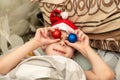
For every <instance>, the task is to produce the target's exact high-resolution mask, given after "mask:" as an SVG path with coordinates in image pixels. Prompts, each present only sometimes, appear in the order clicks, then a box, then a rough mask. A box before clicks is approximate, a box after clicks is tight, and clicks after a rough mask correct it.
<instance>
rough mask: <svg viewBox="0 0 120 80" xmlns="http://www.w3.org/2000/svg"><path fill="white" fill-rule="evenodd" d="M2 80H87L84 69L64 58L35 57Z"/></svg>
mask: <svg viewBox="0 0 120 80" xmlns="http://www.w3.org/2000/svg"><path fill="white" fill-rule="evenodd" d="M0 80H86V78H85V75H84V72H83V70H82V68H81V67H80V66H79V65H78V64H77V63H76V62H74V61H73V60H71V59H68V58H64V57H62V56H34V57H30V58H28V59H26V60H24V61H23V62H21V63H20V64H19V65H18V66H16V68H14V69H13V70H11V71H10V72H9V73H8V74H7V75H5V76H2V75H1V76H0Z"/></svg>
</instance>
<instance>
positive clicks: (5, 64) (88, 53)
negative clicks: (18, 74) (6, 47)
mask: <svg viewBox="0 0 120 80" xmlns="http://www.w3.org/2000/svg"><path fill="white" fill-rule="evenodd" d="M51 31H54V29H53V28H51V27H48V28H40V29H38V30H37V32H36V34H35V37H34V38H33V39H32V40H30V41H29V42H27V43H26V44H24V45H23V46H21V47H19V48H18V49H16V50H15V51H13V52H12V53H10V54H8V55H6V56H5V57H3V58H1V59H0V74H7V73H8V72H9V71H10V70H11V69H13V68H14V67H15V66H16V65H17V64H18V63H19V62H21V61H22V59H23V58H24V57H25V56H26V55H27V54H28V53H29V52H31V51H33V50H35V49H37V48H38V47H42V48H43V49H44V51H45V53H46V54H47V55H61V56H64V57H67V58H72V57H73V55H74V51H75V50H74V49H73V48H75V49H76V50H78V51H79V52H81V54H82V55H84V56H85V57H86V58H87V59H88V60H89V61H90V63H91V64H92V70H90V71H85V75H86V78H87V80H113V77H114V73H113V72H112V70H111V69H110V68H109V67H108V66H107V64H106V63H105V62H104V61H103V60H102V59H101V58H100V57H99V56H98V55H97V53H95V52H94V50H93V49H92V48H91V47H90V46H89V38H88V36H87V35H85V34H84V33H83V32H82V31H80V30H76V31H75V32H74V33H75V34H76V35H77V37H78V41H77V42H75V43H70V42H69V41H67V40H66V35H67V33H66V32H65V31H62V35H63V38H62V39H61V40H60V39H51V38H50V37H49V32H51ZM99 65H100V66H99Z"/></svg>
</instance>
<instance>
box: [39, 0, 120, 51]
mask: <svg viewBox="0 0 120 80" xmlns="http://www.w3.org/2000/svg"><path fill="white" fill-rule="evenodd" d="M39 7H40V10H41V12H42V13H43V18H44V22H45V26H48V25H51V23H50V20H49V16H50V13H51V11H52V10H53V9H55V8H58V9H60V10H62V11H66V12H68V16H69V17H68V19H69V20H71V21H72V22H73V23H74V24H75V25H76V26H77V27H78V28H79V29H81V30H82V31H84V32H85V33H86V34H87V35H88V36H89V38H90V45H91V46H92V47H94V48H98V49H102V50H109V51H114V52H120V25H119V24H120V0H39Z"/></svg>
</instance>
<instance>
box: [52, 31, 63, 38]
mask: <svg viewBox="0 0 120 80" xmlns="http://www.w3.org/2000/svg"><path fill="white" fill-rule="evenodd" d="M52 37H53V38H54V39H58V38H61V31H60V30H59V29H55V31H53V32H52Z"/></svg>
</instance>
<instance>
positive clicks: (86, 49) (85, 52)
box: [80, 46, 92, 57]
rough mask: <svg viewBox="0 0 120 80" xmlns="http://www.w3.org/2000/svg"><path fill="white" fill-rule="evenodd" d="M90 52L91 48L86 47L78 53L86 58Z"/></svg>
mask: <svg viewBox="0 0 120 80" xmlns="http://www.w3.org/2000/svg"><path fill="white" fill-rule="evenodd" d="M91 51H92V48H91V47H90V46H87V47H85V48H83V49H82V50H81V51H80V52H81V54H82V55H84V56H85V57H88V54H89V53H90V52H91Z"/></svg>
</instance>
